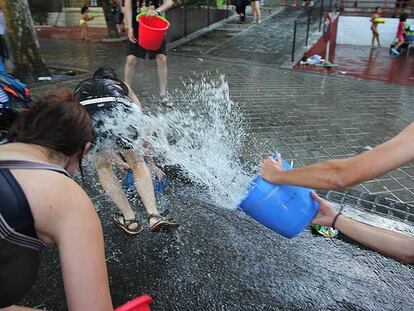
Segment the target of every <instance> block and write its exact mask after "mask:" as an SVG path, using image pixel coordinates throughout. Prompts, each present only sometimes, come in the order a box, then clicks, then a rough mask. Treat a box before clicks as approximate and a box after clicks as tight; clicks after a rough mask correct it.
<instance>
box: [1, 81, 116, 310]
mask: <svg viewBox="0 0 414 311" xmlns="http://www.w3.org/2000/svg"><path fill="white" fill-rule="evenodd" d="M68 129H70V130H68ZM9 132H10V133H11V141H12V142H10V143H7V144H4V145H1V146H0V202H1V203H0V308H4V309H0V310H35V309H31V308H23V307H18V306H15V304H16V303H19V301H20V300H21V299H22V298H23V297H24V296H25V294H26V293H27V292H28V291H29V290H30V289H31V287H32V286H33V284H34V283H35V282H36V279H37V274H38V270H39V265H40V258H41V251H42V250H43V249H44V248H45V247H46V246H51V245H56V246H57V248H58V250H59V257H60V265H61V267H62V274H63V283H64V288H65V296H66V302H67V306H68V309H69V310H103V311H104V310H112V309H113V307H112V301H111V296H110V292H109V284H108V274H107V267H106V262H105V253H104V242H103V234H102V227H101V224H100V221H99V218H98V215H97V214H96V211H95V208H94V206H93V204H92V202H91V200H90V199H89V197H88V195H87V194H86V193H85V192H84V191H83V190H82V188H81V187H80V186H79V185H78V184H77V183H76V182H75V181H73V180H72V179H71V178H70V176H72V175H73V174H74V173H75V171H77V170H78V168H79V167H80V165H81V162H82V158H83V157H84V155H85V154H86V152H87V151H88V149H89V147H90V145H91V141H92V138H93V128H92V121H91V119H90V118H89V116H88V114H87V112H86V110H85V109H84V108H83V106H82V105H81V104H80V103H79V102H78V101H77V100H76V98H75V97H73V95H72V93H71V92H70V91H69V90H67V89H61V90H57V91H56V92H53V93H50V94H49V95H46V96H44V97H42V98H40V99H39V100H38V101H37V102H35V103H34V105H33V106H32V107H31V108H30V109H29V110H27V111H24V112H22V114H21V117H20V118H19V119H17V120H15V121H14V123H13V125H12V127H11V129H10V131H9Z"/></svg>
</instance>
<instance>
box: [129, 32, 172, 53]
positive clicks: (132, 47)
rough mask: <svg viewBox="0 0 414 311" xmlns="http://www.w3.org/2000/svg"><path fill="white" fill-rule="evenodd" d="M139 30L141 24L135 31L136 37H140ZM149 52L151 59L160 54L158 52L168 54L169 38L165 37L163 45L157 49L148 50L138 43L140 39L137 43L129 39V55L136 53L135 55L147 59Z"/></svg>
mask: <svg viewBox="0 0 414 311" xmlns="http://www.w3.org/2000/svg"><path fill="white" fill-rule="evenodd" d="M138 32H139V26H138V31H134V37H135V38H138ZM147 54H148V58H149V59H154V58H155V56H156V55H158V54H164V55H167V40H166V38H165V37H164V40H163V41H162V43H161V47H160V48H159V49H158V50H156V51H149V50H146V49H144V48H143V47H141V46H140V45H139V44H138V41H137V43H133V42H131V41H129V40H128V49H127V55H134V56H135V57H139V58H144V59H145V58H146V56H147Z"/></svg>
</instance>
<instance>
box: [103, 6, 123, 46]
mask: <svg viewBox="0 0 414 311" xmlns="http://www.w3.org/2000/svg"><path fill="white" fill-rule="evenodd" d="M101 6H102V9H103V11H104V15H105V22H106V28H107V29H108V38H119V34H118V30H117V29H116V25H115V24H114V23H113V22H112V16H111V6H112V1H111V0H101Z"/></svg>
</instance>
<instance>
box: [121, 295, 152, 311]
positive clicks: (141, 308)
mask: <svg viewBox="0 0 414 311" xmlns="http://www.w3.org/2000/svg"><path fill="white" fill-rule="evenodd" d="M151 302H152V298H151V296H148V295H141V296H139V297H137V298H135V299H133V300H130V301H128V302H127V303H125V304H123V305H122V306H120V307H118V308H116V309H115V310H114V311H151V309H150V307H149V305H150V304H151Z"/></svg>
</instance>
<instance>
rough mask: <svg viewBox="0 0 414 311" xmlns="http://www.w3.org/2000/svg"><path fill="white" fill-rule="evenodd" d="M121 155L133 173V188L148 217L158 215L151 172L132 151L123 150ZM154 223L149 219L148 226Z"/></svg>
mask: <svg viewBox="0 0 414 311" xmlns="http://www.w3.org/2000/svg"><path fill="white" fill-rule="evenodd" d="M122 155H123V156H124V157H125V160H127V162H128V164H129V166H130V167H131V169H132V171H133V172H134V177H135V186H136V188H137V191H138V194H139V196H140V197H141V200H142V203H143V204H144V207H145V209H146V210H147V213H148V215H150V214H155V215H158V210H157V207H156V203H155V193H154V186H153V184H152V178H151V172H150V170H149V169H148V167H147V165H146V164H145V162H144V159H143V158H141V157H139V156H138V155H137V154H136V153H135V151H134V150H133V149H125V150H123V151H122ZM155 221H156V219H150V226H152V225H153V223H154V222H155Z"/></svg>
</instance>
